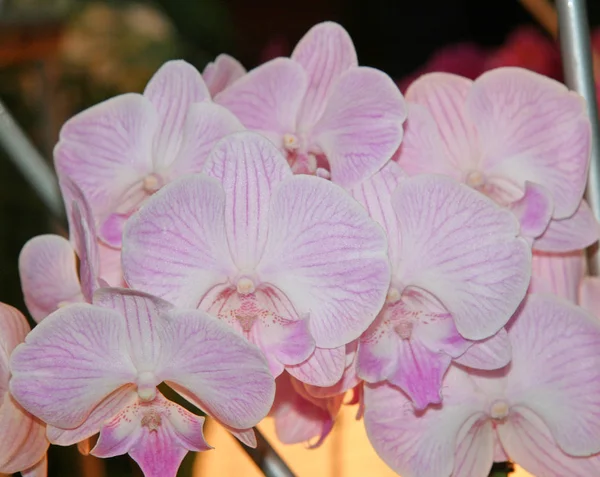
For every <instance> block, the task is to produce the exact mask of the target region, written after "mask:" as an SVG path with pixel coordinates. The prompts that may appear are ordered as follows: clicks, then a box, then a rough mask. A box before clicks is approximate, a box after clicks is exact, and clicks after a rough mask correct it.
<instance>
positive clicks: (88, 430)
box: [47, 384, 138, 455]
mask: <svg viewBox="0 0 600 477" xmlns="http://www.w3.org/2000/svg"><path fill="white" fill-rule="evenodd" d="M137 400H138V395H137V390H136V387H135V385H133V384H128V385H125V386H121V387H120V388H119V389H117V390H116V391H114V392H113V393H111V394H110V395H108V396H107V397H106V398H105V399H103V400H102V402H101V403H100V404H98V406H96V407H95V408H94V410H93V411H92V413H91V414H90V415H89V416H88V417H87V418H86V420H85V421H84V423H83V424H81V426H79V427H76V428H75V429H60V428H58V427H53V426H48V430H47V435H48V439H49V440H50V442H51V443H52V444H57V445H59V446H70V445H73V444H76V443H80V442H82V441H84V440H87V439H89V438H90V437H92V436H93V435H94V434H98V432H100V429H101V428H102V426H103V425H104V423H106V422H108V421H110V420H111V419H112V418H113V417H115V416H116V415H117V414H119V412H121V410H123V409H124V408H126V407H127V406H129V405H131V404H133V403H135V402H136V401H137ZM78 447H79V448H80V451H81V446H78ZM86 447H87V449H85V448H84V450H87V452H85V455H87V454H89V443H88V445H87V446H86Z"/></svg>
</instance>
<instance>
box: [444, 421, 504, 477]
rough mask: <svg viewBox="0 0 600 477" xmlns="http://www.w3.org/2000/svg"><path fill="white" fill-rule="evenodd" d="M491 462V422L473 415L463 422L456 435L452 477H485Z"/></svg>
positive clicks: (492, 456) (492, 442) (492, 444)
mask: <svg viewBox="0 0 600 477" xmlns="http://www.w3.org/2000/svg"><path fill="white" fill-rule="evenodd" d="M472 421H475V422H474V423H473V422H472ZM493 463H494V430H493V429H492V423H491V422H490V420H489V419H485V418H481V417H479V418H478V417H477V416H475V417H474V418H472V419H471V420H469V421H467V422H466V423H465V425H464V426H463V428H462V429H461V432H460V433H459V435H458V443H457V446H456V454H455V457H454V470H453V471H452V477H487V476H488V475H489V473H490V469H491V468H492V464H493Z"/></svg>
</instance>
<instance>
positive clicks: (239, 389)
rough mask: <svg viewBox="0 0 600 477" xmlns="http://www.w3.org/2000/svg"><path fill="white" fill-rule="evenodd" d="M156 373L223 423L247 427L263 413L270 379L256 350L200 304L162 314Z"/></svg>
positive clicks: (271, 383) (270, 395)
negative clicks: (159, 363) (159, 357)
mask: <svg viewBox="0 0 600 477" xmlns="http://www.w3.org/2000/svg"><path fill="white" fill-rule="evenodd" d="M162 347H163V353H162V357H161V364H162V366H161V367H160V368H159V369H158V370H157V376H159V377H160V379H161V380H165V381H167V382H168V384H169V385H170V386H171V385H174V388H175V389H176V391H178V392H179V393H180V394H182V395H183V396H184V397H185V398H186V399H188V400H189V401H190V402H192V403H193V404H194V405H196V406H198V407H199V408H201V409H202V410H204V411H206V412H207V413H208V414H209V415H211V416H213V417H215V418H216V419H218V420H219V421H221V422H223V423H224V424H226V425H227V426H230V427H234V428H236V429H247V428H249V427H252V426H254V425H256V424H257V423H258V422H259V421H260V420H261V419H262V418H263V417H265V416H266V415H267V413H268V412H269V409H270V408H271V405H272V403H273V397H274V394H275V382H274V380H273V377H272V376H271V373H270V371H269V368H268V365H267V363H266V361H265V358H264V357H263V355H262V353H261V352H260V350H259V349H258V348H257V347H256V346H254V345H252V344H250V343H248V342H247V341H246V340H245V339H244V338H243V337H241V336H239V335H238V334H237V333H236V332H235V331H233V330H231V329H230V328H229V327H228V326H227V325H226V324H225V323H222V322H221V321H219V320H218V319H216V318H213V317H211V316H210V315H208V314H206V313H204V312H202V311H200V310H188V311H184V310H173V311H171V312H169V313H167V314H165V317H164V329H163V335H162Z"/></svg>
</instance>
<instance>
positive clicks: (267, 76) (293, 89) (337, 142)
mask: <svg viewBox="0 0 600 477" xmlns="http://www.w3.org/2000/svg"><path fill="white" fill-rule="evenodd" d="M215 101H216V102H217V103H219V104H222V105H223V106H225V107H226V108H228V109H229V110H230V111H232V112H233V113H234V114H235V115H236V116H237V117H238V119H239V120H240V121H241V122H242V123H243V124H244V126H246V127H247V128H248V129H251V130H253V131H257V132H260V133H261V134H263V135H265V136H267V137H268V138H269V139H271V140H272V141H273V143H274V144H275V145H276V146H278V147H279V148H280V149H281V150H282V151H283V152H284V153H285V154H286V156H287V159H288V161H289V163H290V165H291V166H292V170H293V171H294V172H296V173H303V174H318V175H320V176H323V177H327V178H328V177H331V180H332V181H333V182H336V183H338V184H340V185H341V186H343V187H350V186H352V185H354V184H357V183H358V182H360V181H361V180H362V179H363V178H367V177H368V176H370V175H371V174H373V173H375V172H377V170H378V169H380V168H381V166H383V165H384V164H385V163H386V162H387V161H388V160H389V159H390V158H391V157H392V155H393V154H394V151H395V150H396V149H397V148H398V146H399V145H400V141H401V139H402V123H403V122H404V120H405V119H406V111H405V106H404V100H403V98H402V95H401V93H400V91H399V90H398V88H397V87H396V85H395V84H394V82H393V81H392V80H391V79H390V78H389V77H388V76H387V75H386V74H384V73H383V72H381V71H378V70H375V69H372V68H365V67H359V66H358V62H357V58H356V51H355V50H354V45H353V44H352V40H351V39H350V36H349V35H348V33H347V32H346V30H344V29H343V28H342V27H341V26H340V25H338V24H336V23H331V22H325V23H320V24H318V25H316V26H314V27H313V28H312V29H311V30H310V31H309V32H308V33H307V34H306V35H305V36H304V38H302V39H301V40H300V42H299V43H298V45H297V46H296V48H295V49H294V51H293V53H292V56H291V58H276V59H274V60H272V61H269V62H267V63H265V64H263V65H261V66H259V67H258V68H256V69H254V70H252V71H250V72H249V73H248V74H247V75H245V76H244V77H242V78H240V79H238V80H237V81H236V82H235V83H233V84H232V85H231V86H229V87H228V88H227V89H226V90H224V91H222V92H221V93H220V94H218V95H217V96H216V97H215Z"/></svg>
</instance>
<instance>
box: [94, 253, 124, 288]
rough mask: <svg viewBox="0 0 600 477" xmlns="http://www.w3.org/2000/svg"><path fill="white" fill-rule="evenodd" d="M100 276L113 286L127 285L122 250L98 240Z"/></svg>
mask: <svg viewBox="0 0 600 477" xmlns="http://www.w3.org/2000/svg"><path fill="white" fill-rule="evenodd" d="M98 257H99V261H100V278H101V279H102V280H103V281H104V282H105V283H107V284H108V285H109V286H111V287H125V286H126V284H125V279H124V278H123V269H122V267H121V250H120V249H115V248H112V247H109V246H107V245H104V244H103V243H101V242H98Z"/></svg>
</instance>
